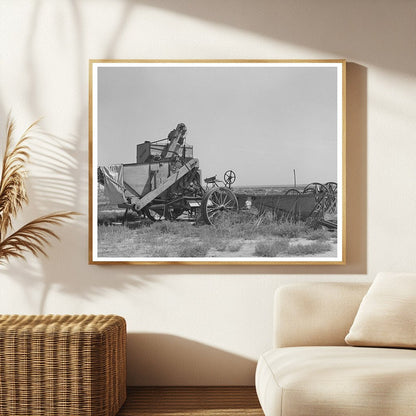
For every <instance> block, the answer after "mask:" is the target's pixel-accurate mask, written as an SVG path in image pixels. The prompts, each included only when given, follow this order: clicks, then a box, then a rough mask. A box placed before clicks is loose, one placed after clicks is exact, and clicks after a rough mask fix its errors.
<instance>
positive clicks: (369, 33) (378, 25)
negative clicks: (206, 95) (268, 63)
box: [127, 0, 414, 75]
mask: <svg viewBox="0 0 416 416" xmlns="http://www.w3.org/2000/svg"><path fill="white" fill-rule="evenodd" d="M127 2H128V3H131V2H134V3H135V4H137V5H146V6H149V7H151V8H155V9H161V10H165V11H171V12H173V13H175V14H179V15H184V16H189V17H191V18H196V19H199V20H201V21H209V22H214V23H215V24H219V25H222V26H224V27H234V28H236V29H239V30H242V31H246V32H252V33H257V34H259V35H261V36H264V37H266V38H269V39H275V40H277V41H281V42H284V43H287V44H289V45H297V46H301V47H302V46H303V47H306V48H310V49H312V50H314V51H322V52H323V53H325V54H328V53H329V54H332V55H334V56H338V57H340V58H342V57H344V56H351V55H352V56H354V59H355V60H357V61H361V62H366V63H371V64H372V65H375V66H379V67H382V68H386V69H390V70H394V71H400V72H402V73H407V74H412V75H413V74H414V59H413V56H412V54H410V53H408V54H406V53H403V50H406V49H403V42H408V48H407V50H413V40H412V39H411V38H409V37H408V36H407V35H406V33H405V32H403V31H402V28H405V27H413V21H414V3H412V2H407V3H406V4H404V2H401V7H400V8H396V7H391V2H389V1H384V2H379V3H378V7H374V3H373V2H372V1H361V2H346V1H332V0H314V1H313V2H311V1H309V0H295V1H287V0H273V1H270V0H257V1H255V2H253V1H251V0H228V1H226V2H224V1H223V0H213V1H210V2H207V1H205V0H193V1H191V2H190V1H188V0H170V1H166V0H127ZM404 7H406V8H407V9H408V13H407V14H404V13H403V8H404ZM404 16H406V17H405V18H404ZM181 30H186V28H184V29H182V28H181V26H180V25H178V27H177V33H176V34H175V36H177V37H179V38H180V35H181ZM218 50H219V51H221V45H219V47H218ZM301 53H302V54H303V53H304V52H301ZM221 57H223V56H221ZM226 57H228V56H226ZM320 57H322V56H316V58H320ZM193 58H202V59H204V58H206V57H205V56H194V57H193ZM237 58H238V57H237ZM244 58H246V56H244ZM251 58H253V56H251ZM256 58H261V59H264V58H266V57H264V56H260V57H258V56H257V57H256ZM267 58H275V59H276V58H283V59H284V58H286V59H289V58H292V59H293V58H305V56H304V55H302V56H283V57H282V56H273V57H272V56H268V57H267Z"/></svg>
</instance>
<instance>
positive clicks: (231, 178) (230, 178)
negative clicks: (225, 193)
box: [224, 169, 237, 187]
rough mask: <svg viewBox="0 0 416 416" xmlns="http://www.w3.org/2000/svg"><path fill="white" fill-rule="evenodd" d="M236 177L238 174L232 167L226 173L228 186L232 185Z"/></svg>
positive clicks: (225, 177)
mask: <svg viewBox="0 0 416 416" xmlns="http://www.w3.org/2000/svg"><path fill="white" fill-rule="evenodd" d="M236 178H237V175H236V174H235V172H234V171H233V170H231V169H230V170H227V172H225V173H224V182H225V184H226V185H227V186H228V187H230V186H231V185H232V184H233V183H234V182H235V179H236Z"/></svg>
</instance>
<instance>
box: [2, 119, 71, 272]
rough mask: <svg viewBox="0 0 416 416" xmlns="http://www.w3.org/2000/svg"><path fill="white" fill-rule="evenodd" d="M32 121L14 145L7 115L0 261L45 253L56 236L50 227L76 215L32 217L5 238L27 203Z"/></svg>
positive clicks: (55, 214) (59, 214) (11, 124)
mask: <svg viewBox="0 0 416 416" xmlns="http://www.w3.org/2000/svg"><path fill="white" fill-rule="evenodd" d="M37 123H38V122H37V121H36V122H35V123H33V124H31V125H30V126H29V127H28V128H27V129H26V130H25V132H24V133H23V135H22V136H21V137H20V139H19V140H17V142H16V144H15V145H13V133H14V130H15V126H14V122H13V121H12V120H11V118H10V116H9V120H8V123H7V135H6V147H5V152H4V156H3V161H2V172H1V178H0V264H2V263H5V262H7V261H8V260H9V258H11V257H17V258H24V253H26V252H30V253H32V254H34V255H39V254H43V255H46V252H45V247H46V246H47V245H49V244H50V243H49V239H50V238H51V237H53V238H57V239H59V237H58V235H57V234H56V233H55V232H54V231H52V230H51V229H50V227H51V226H55V225H60V224H62V223H63V222H64V221H65V220H67V219H70V218H72V217H73V216H74V215H77V213H76V212H72V211H67V212H55V213H52V214H49V215H44V216H42V217H39V218H37V219H34V220H32V221H30V222H29V223H27V224H26V225H24V226H22V227H21V228H19V229H18V230H17V231H15V232H13V233H12V234H10V235H9V236H7V237H6V235H7V232H8V231H9V230H10V229H11V228H12V218H13V217H15V216H16V214H17V213H18V211H19V210H20V209H22V208H23V205H24V204H27V203H28V202H29V200H28V197H27V193H26V187H25V179H26V177H27V172H26V163H27V161H28V160H29V148H28V146H27V144H26V141H27V140H28V139H30V138H31V135H30V133H31V131H32V129H33V127H34V126H35V125H36V124H37Z"/></svg>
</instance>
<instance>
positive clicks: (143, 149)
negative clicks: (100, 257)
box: [98, 123, 337, 228]
mask: <svg viewBox="0 0 416 416" xmlns="http://www.w3.org/2000/svg"><path fill="white" fill-rule="evenodd" d="M186 133H187V128H186V126H185V124H183V123H180V124H178V125H177V127H176V128H175V129H173V130H172V131H171V132H170V133H169V135H168V137H167V138H166V139H162V140H156V141H153V142H150V141H145V142H144V143H141V144H138V145H137V153H136V163H125V164H119V165H111V166H108V167H105V166H100V167H99V168H98V182H99V183H101V184H102V185H104V192H105V194H106V196H107V197H108V198H109V201H110V203H111V204H116V205H118V207H119V208H124V209H125V215H124V218H125V219H126V218H127V213H128V211H129V210H133V211H135V212H136V213H138V214H139V215H140V216H143V217H147V218H150V219H151V220H154V221H156V220H160V219H167V220H175V219H178V218H179V217H181V218H182V219H183V218H186V219H190V220H195V221H196V220H199V219H202V220H203V222H204V223H206V224H214V223H215V222H216V221H217V220H218V219H219V218H220V217H221V214H223V213H224V212H237V211H238V210H239V207H241V209H242V210H248V209H249V207H250V206H251V209H252V208H253V207H254V208H256V210H257V212H258V213H259V214H262V213H264V212H266V211H270V212H271V213H272V214H273V215H274V216H275V217H276V218H279V219H282V218H283V219H286V220H290V221H299V220H303V221H312V222H313V223H314V224H322V225H325V226H326V227H329V228H336V222H332V221H328V220H325V219H324V214H325V213H326V212H332V213H334V212H335V213H336V200H337V192H336V183H335V182H330V183H327V184H325V185H323V184H319V183H313V184H310V185H308V186H307V187H305V188H304V189H303V190H302V191H300V190H298V189H289V190H288V191H287V192H286V193H284V194H270V195H268V194H264V195H259V194H249V193H245V192H244V193H236V192H234V190H233V189H232V187H231V185H232V184H233V183H234V182H235V180H236V175H235V173H234V172H233V171H232V170H228V171H227V172H225V174H224V177H223V179H224V180H223V181H221V180H218V179H217V178H216V176H212V177H209V178H206V179H205V180H204V182H205V185H204V186H203V185H202V184H201V171H200V169H199V161H198V159H196V158H194V157H193V146H191V145H188V144H186V142H185V139H186Z"/></svg>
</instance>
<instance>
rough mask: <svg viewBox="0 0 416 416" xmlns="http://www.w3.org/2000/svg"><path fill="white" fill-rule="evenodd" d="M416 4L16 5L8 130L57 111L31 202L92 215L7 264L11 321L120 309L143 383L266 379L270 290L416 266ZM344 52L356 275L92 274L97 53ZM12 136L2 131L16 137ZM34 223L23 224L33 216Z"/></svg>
mask: <svg viewBox="0 0 416 416" xmlns="http://www.w3.org/2000/svg"><path fill="white" fill-rule="evenodd" d="M415 11H416V2H415V1H411V0H396V1H387V0H379V1H377V2H374V1H372V0H361V1H358V0H352V1H341V0H335V1H334V0H312V1H311V0H291V1H289V0H257V1H250V0H227V1H223V0H211V1H203V0H188V1H187V0H152V1H151V0H142V1H139V0H137V1H134V0H101V1H98V0H83V1H81V0H73V1H70V0H43V1H41V0H32V1H29V0H2V1H1V2H0V127H1V129H3V131H4V127H5V120H6V115H7V113H8V111H9V110H10V109H12V110H13V114H14V116H15V118H16V119H17V122H18V126H19V129H20V131H21V130H22V129H23V128H24V127H26V126H27V125H28V124H29V123H31V122H32V121H33V120H35V119H37V118H39V117H44V119H43V120H42V122H41V126H42V129H43V130H44V131H46V132H48V133H49V134H48V135H45V134H44V135H41V138H40V139H39V140H37V141H36V142H33V143H32V164H31V167H30V197H31V204H30V206H29V207H28V209H27V210H25V213H24V216H23V218H22V220H29V219H30V218H33V217H34V216H36V215H40V214H42V213H46V212H50V211H53V210H58V209H74V210H77V211H79V212H82V213H83V214H84V215H83V216H82V217H80V218H77V220H76V221H75V222H73V223H72V224H71V225H68V226H65V227H64V228H61V229H59V233H60V235H61V237H62V239H61V242H60V243H56V244H55V243H54V245H53V247H51V248H50V250H49V251H48V253H49V259H40V260H38V259H35V258H32V257H29V258H28V262H27V263H25V262H17V261H13V262H12V263H11V264H10V265H9V266H7V267H3V268H2V269H1V270H0V274H1V276H0V277H1V284H0V311H1V312H2V313H32V314H36V313H116V314H120V315H122V316H124V317H125V318H126V319H127V322H128V331H129V339H128V344H129V346H128V381H129V384H145V385H146V384H147V385H156V384H161V385H164V384H165V385H166V384H181V385H185V384H191V385H192V384H211V385H212V384H252V383H253V374H254V367H255V361H256V359H257V357H258V355H259V354H260V353H261V352H262V351H264V350H266V349H268V348H269V347H270V346H271V326H272V322H271V311H272V294H273V291H274V289H275V288H276V287H278V286H279V285H282V284H286V283H289V282H300V281H308V282H314V281H365V280H371V279H373V278H374V276H375V274H376V273H377V272H378V271H382V270H383V271H399V270H400V271H414V270H415V269H416V256H415V254H414V253H415V252H416V238H415V236H416V219H415V213H416V169H415V163H414V160H415V156H414V155H415V154H416V140H415V133H414V132H415V131H416V100H415V97H416V76H415V74H416V53H415V43H414V39H415V38H416V26H415V25H414V22H415V17H416V16H415V14H416V12H415ZM90 58H107V59H111V58H113V59H117V58H182V59H192V58H200V59H203V58H214V59H215V58H233V59H236V58H264V59H273V58H282V59H283V58H308V59H314V58H315V59H316V58H346V59H347V60H348V61H349V62H350V63H349V64H348V68H347V78H348V90H347V93H348V108H347V111H348V114H347V116H348V121H347V130H348V133H347V140H348V152H347V163H348V165H347V169H348V175H347V181H348V186H347V192H348V195H347V211H348V216H347V221H348V225H347V229H348V236H347V240H348V241H347V243H348V244H347V250H348V253H347V254H348V264H347V265H346V266H328V267H323V266H307V267H299V266H285V267H283V266H282V267H279V266H273V267H272V266H267V267H260V266H251V267H249V266H235V267H225V266H221V267H220V266H215V267H208V266H199V267H198V266H158V267H156V266H147V267H143V266H142V267H140V266H89V265H88V264H87V251H88V248H87V243H88V230H87V210H88V182H87V178H88V59H90ZM2 137H3V136H2ZM22 220H21V221H22Z"/></svg>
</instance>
